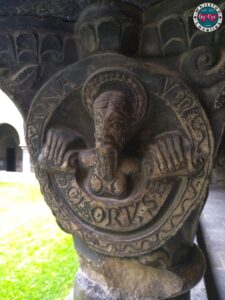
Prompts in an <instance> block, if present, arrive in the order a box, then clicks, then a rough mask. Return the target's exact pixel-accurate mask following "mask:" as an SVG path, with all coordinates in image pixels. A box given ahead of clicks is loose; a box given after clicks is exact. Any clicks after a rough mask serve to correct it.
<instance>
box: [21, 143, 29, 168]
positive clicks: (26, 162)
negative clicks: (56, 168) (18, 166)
mask: <svg viewBox="0 0 225 300" xmlns="http://www.w3.org/2000/svg"><path fill="white" fill-rule="evenodd" d="M21 149H22V153H23V155H22V170H23V173H29V172H30V171H31V169H30V154H29V151H28V149H27V146H22V147H21Z"/></svg>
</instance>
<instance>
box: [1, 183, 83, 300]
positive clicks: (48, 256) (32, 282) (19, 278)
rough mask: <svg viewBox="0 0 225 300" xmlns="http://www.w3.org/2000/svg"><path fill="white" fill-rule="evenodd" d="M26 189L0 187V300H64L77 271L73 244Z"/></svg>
mask: <svg viewBox="0 0 225 300" xmlns="http://www.w3.org/2000/svg"><path fill="white" fill-rule="evenodd" d="M26 188H27V190H26V191H25V192H24V190H23V187H22V186H21V184H18V185H14V184H0V198H1V199H2V200H1V206H2V202H5V201H6V202H7V205H6V204H5V205H3V207H5V209H4V210H2V211H1V210H0V237H1V239H0V300H61V299H65V297H66V295H67V294H68V293H69V290H70V288H72V286H73V280H74V275H75V272H76V270H77V266H78V262H77V255H76V253H75V251H74V248H73V241H72V238H71V236H70V235H68V234H66V233H64V232H62V231H61V229H59V228H58V226H57V225H56V222H55V220H54V217H53V216H52V215H51V213H50V211H49V209H48V208H47V206H46V204H45V203H44V201H43V199H41V195H40V192H39V190H38V187H37V186H33V187H26ZM2 196H3V197H2ZM31 198H32V199H31ZM30 199H31V201H30ZM10 206H11V209H10ZM16 212H17V213H16ZM18 215H19V216H20V217H21V218H19V219H18ZM7 216H8V217H9V218H7ZM12 216H15V218H14V219H13V218H12ZM10 218H11V219H13V220H14V222H13V221H10V222H9V223H8V221H7V220H8V219H10ZM2 219H3V220H4V221H3V222H2V221H1V220H2Z"/></svg>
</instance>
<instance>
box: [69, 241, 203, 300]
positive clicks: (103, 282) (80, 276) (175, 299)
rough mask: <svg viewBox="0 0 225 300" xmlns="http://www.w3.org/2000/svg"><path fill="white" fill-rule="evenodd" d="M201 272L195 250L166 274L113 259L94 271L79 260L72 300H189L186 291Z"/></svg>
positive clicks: (201, 256)
mask: <svg viewBox="0 0 225 300" xmlns="http://www.w3.org/2000/svg"><path fill="white" fill-rule="evenodd" d="M204 269H205V260H204V257H203V255H202V253H201V251H200V250H199V248H198V247H197V246H194V247H193V249H192V251H191V255H190V260H189V261H188V262H186V263H184V264H181V265H179V266H177V267H176V268H173V269H170V270H167V269H156V268H152V267H150V266H143V265H140V264H138V263H137V262H136V261H133V260H131V259H117V258H106V260H105V261H104V262H102V263H101V264H99V266H98V267H96V266H95V265H93V263H92V261H85V260H84V259H83V258H81V268H80V270H79V271H78V273H77V275H76V278H75V285H74V300H159V299H164V300H165V299H168V300H169V299H171V300H189V299H190V293H189V290H190V289H191V288H193V287H194V286H195V285H196V284H197V283H198V282H199V281H200V279H201V277H202V276H203V274H204Z"/></svg>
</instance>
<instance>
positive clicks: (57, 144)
mask: <svg viewBox="0 0 225 300" xmlns="http://www.w3.org/2000/svg"><path fill="white" fill-rule="evenodd" d="M79 139H81V137H80V136H79V135H78V134H77V133H76V132H75V131H73V130H71V129H68V128H51V129H50V130H49V131H48V133H47V138H46V143H45V145H44V147H43V150H42V152H41V156H40V158H39V161H40V163H41V166H43V165H44V166H45V167H53V168H58V169H66V168H69V167H75V160H76V158H77V151H76V150H75V148H74V147H75V145H76V142H77V141H79ZM73 146H74V147H73ZM73 148H74V149H73ZM71 164H72V165H71Z"/></svg>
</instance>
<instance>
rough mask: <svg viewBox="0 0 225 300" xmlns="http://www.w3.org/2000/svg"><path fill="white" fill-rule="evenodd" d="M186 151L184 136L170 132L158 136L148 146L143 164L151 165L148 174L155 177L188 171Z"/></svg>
mask: <svg viewBox="0 0 225 300" xmlns="http://www.w3.org/2000/svg"><path fill="white" fill-rule="evenodd" d="M186 152H187V149H185V143H184V140H183V138H182V137H181V136H180V135H179V134H177V133H170V134H167V135H164V136H160V137H158V138H157V139H156V140H155V141H154V142H153V143H152V144H150V145H149V146H148V150H147V155H146V156H145V158H144V161H143V164H145V165H147V166H148V167H149V168H148V173H149V174H148V175H149V176H153V177H157V176H161V175H168V174H173V173H175V172H176V173H177V172H179V171H182V170H183V171H184V170H185V171H187V168H188V162H187V158H186Z"/></svg>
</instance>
